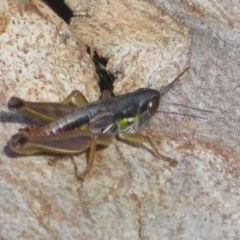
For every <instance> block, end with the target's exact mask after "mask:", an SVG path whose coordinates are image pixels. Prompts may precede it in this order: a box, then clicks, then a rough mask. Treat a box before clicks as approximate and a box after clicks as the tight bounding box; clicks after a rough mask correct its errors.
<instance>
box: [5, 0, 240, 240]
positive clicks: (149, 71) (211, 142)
mask: <svg viewBox="0 0 240 240" xmlns="http://www.w3.org/2000/svg"><path fill="white" fill-rule="evenodd" d="M154 2H155V4H156V5H154V3H151V2H149V1H143V0H138V1H136V0H121V1H119V0H110V1H104V0H98V1H97V0H95V1H79V0H78V1H76V0H74V1H73V0H68V1H66V3H67V4H68V6H69V7H70V8H71V9H72V10H73V14H74V18H73V19H72V20H71V23H70V24H69V25H67V24H66V23H64V22H63V20H61V19H60V18H59V17H58V16H57V15H56V14H55V13H54V12H53V11H52V10H51V9H49V7H48V6H47V5H45V4H44V3H43V2H41V1H38V0H32V1H20V0H15V1H13V0H2V1H1V2H0V13H1V14H0V84H1V85H0V86H1V87H0V107H1V112H0V131H1V133H2V134H1V149H2V150H1V157H0V173H1V174H0V180H1V185H0V206H1V211H0V216H1V217H0V226H1V228H0V236H1V238H2V239H238V238H239V237H240V230H239V221H240V220H239V219H240V218H239V217H240V216H239V215H240V214H239V212H240V206H239V196H240V190H239V189H240V183H239V182H240V181H239V176H240V166H239V154H240V147H239V143H240V139H239V134H240V126H239V119H240V111H239V101H240V84H239V75H240V70H239V64H240V62H239V59H240V56H239V55H240V52H239V49H240V47H239V30H238V28H239V26H238V25H237V22H238V21H237V19H238V18H239V16H240V15H239V6H240V4H239V3H237V2H235V5H233V3H232V2H230V1H213V0H205V1H204V0H201V1H200V0H198V1H197V0H196V1H188V3H185V1H164V0H161V1H157V0H156V1H154ZM227 2H228V5H229V7H228V8H226V6H227V5H226V4H227ZM231 5H232V8H231V7H230V6H231ZM216 9H217V10H218V11H217V10H216ZM168 14H169V15H168ZM170 15H171V16H172V17H171V16H170ZM86 45H88V46H89V47H91V49H94V50H96V51H97V52H98V54H99V55H101V56H103V57H105V58H108V59H109V61H108V65H107V68H108V70H109V71H111V72H113V73H117V80H116V81H115V83H114V93H115V94H123V93H125V92H131V91H133V90H135V89H137V88H139V87H152V88H156V89H160V87H161V86H162V85H166V84H167V83H169V82H170V81H171V80H172V79H174V78H175V77H176V76H177V75H178V74H179V73H180V72H181V71H182V70H184V68H186V67H187V66H190V70H189V72H188V73H186V74H185V75H184V76H183V77H182V79H181V82H179V83H178V84H176V85H175V86H174V88H173V89H171V90H170V91H169V92H168V93H167V94H166V95H164V96H163V98H162V101H161V105H160V107H159V111H160V112H159V113H158V114H157V116H156V117H155V118H154V119H153V121H152V122H151V124H150V125H148V126H147V127H146V128H145V129H144V130H143V131H142V133H143V134H145V135H148V136H151V137H152V139H153V141H154V143H155V144H156V146H157V148H158V149H159V151H160V152H161V153H162V154H163V155H165V156H168V157H170V158H172V159H174V160H176V161H177V162H178V165H177V166H176V167H171V166H169V165H168V164H167V163H166V162H164V161H161V159H157V158H156V157H155V156H154V155H153V154H152V151H151V150H149V148H148V146H146V147H143V146H138V145H137V146H135V145H129V144H126V143H124V142H120V141H117V140H115V139H114V140H113V143H112V144H111V145H110V146H109V147H108V148H106V149H100V150H99V151H98V152H97V154H96V159H95V164H94V167H93V170H92V172H91V173H90V174H89V175H88V176H86V178H85V182H84V183H79V182H78V181H77V180H76V179H75V176H74V167H73V164H72V162H73V161H74V162H75V163H76V164H77V166H78V171H79V172H81V171H83V170H84V168H85V166H86V154H81V155H78V156H74V157H72V158H71V157H65V158H60V159H59V161H58V163H57V164H56V166H50V165H49V164H48V160H49V159H51V157H49V156H44V155H39V156H21V157H20V156H16V155H14V154H12V153H11V152H10V150H9V149H8V147H7V142H8V140H9V138H10V137H11V135H13V134H15V133H16V132H17V129H18V128H20V127H24V126H26V124H30V123H31V124H34V122H32V121H31V120H30V119H29V118H27V117H25V116H20V115H18V114H15V113H11V112H9V111H8V110H7V107H6V106H7V101H8V99H9V98H10V97H11V96H13V95H15V96H18V97H21V98H24V99H26V100H30V101H62V100H63V99H64V97H66V96H67V95H68V94H69V93H70V92H71V91H72V90H74V89H78V90H80V91H81V92H83V94H84V95H85V96H86V98H87V99H88V100H89V101H94V100H97V99H98V98H99V96H100V91H99V87H98V82H97V81H98V79H97V76H96V73H95V68H94V65H93V62H92V59H91V57H90V56H89V55H88V54H87V53H86ZM169 103H175V105H170V104H169ZM182 105H185V106H186V105H187V106H188V107H189V108H185V107H182ZM190 107H192V108H190ZM195 108H198V109H199V108H200V109H205V110H208V111H209V112H208V111H199V110H196V109H195ZM169 111H171V112H176V113H178V114H182V113H184V114H185V116H181V115H176V114H175V115H174V114H169V113H166V112H169ZM186 114H188V115H194V116H192V117H189V116H186Z"/></svg>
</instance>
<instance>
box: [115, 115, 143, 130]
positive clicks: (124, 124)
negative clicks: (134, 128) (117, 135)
mask: <svg viewBox="0 0 240 240" xmlns="http://www.w3.org/2000/svg"><path fill="white" fill-rule="evenodd" d="M138 120H139V114H137V115H136V116H135V117H134V118H123V119H120V120H118V122H117V124H118V127H119V129H120V130H125V129H127V128H128V127H130V126H131V125H133V124H134V123H136V122H138Z"/></svg>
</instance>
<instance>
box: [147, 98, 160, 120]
mask: <svg viewBox="0 0 240 240" xmlns="http://www.w3.org/2000/svg"><path fill="white" fill-rule="evenodd" d="M158 106H159V97H154V98H152V99H151V100H150V101H149V102H148V105H147V107H148V112H149V114H150V116H153V115H154V114H155V113H156V112H157V110H158Z"/></svg>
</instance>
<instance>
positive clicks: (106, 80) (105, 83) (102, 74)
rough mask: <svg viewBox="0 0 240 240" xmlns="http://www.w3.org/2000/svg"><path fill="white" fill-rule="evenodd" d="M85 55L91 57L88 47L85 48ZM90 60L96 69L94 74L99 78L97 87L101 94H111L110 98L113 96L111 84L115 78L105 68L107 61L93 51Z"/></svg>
mask: <svg viewBox="0 0 240 240" xmlns="http://www.w3.org/2000/svg"><path fill="white" fill-rule="evenodd" d="M87 53H88V54H90V55H91V49H90V47H87ZM92 59H93V63H94V65H95V68H96V73H97V75H98V77H99V87H100V91H101V93H103V92H105V91H108V92H110V93H111V96H113V83H114V80H115V79H116V77H115V76H114V74H112V73H111V72H110V71H108V70H107V68H106V66H107V63H108V59H107V58H103V57H100V56H99V55H98V53H97V51H94V54H93V56H92Z"/></svg>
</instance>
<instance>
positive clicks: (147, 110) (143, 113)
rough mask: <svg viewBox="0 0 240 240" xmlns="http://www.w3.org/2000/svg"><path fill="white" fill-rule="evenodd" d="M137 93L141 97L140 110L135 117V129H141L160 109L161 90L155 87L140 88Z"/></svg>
mask: <svg viewBox="0 0 240 240" xmlns="http://www.w3.org/2000/svg"><path fill="white" fill-rule="evenodd" d="M136 93H137V95H138V99H139V110H138V114H137V116H136V117H135V124H134V131H139V130H140V129H141V128H143V127H144V126H145V125H146V124H147V123H148V122H149V121H150V120H151V118H152V117H153V116H154V115H155V114H156V112H157V111H158V107H159V101H160V92H159V91H157V90H155V89H150V88H140V89H138V90H137V91H136Z"/></svg>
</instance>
